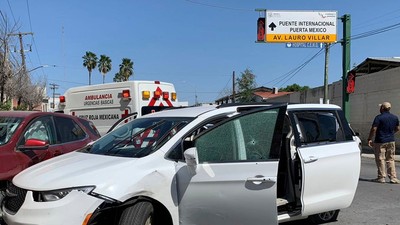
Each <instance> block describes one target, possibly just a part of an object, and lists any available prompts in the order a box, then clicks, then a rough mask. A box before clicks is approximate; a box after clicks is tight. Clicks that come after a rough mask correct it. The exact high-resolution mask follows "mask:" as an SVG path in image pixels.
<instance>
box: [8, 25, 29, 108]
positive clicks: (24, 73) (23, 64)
mask: <svg viewBox="0 0 400 225" xmlns="http://www.w3.org/2000/svg"><path fill="white" fill-rule="evenodd" d="M23 35H33V33H32V32H26V33H21V32H19V33H10V34H8V36H18V37H19V44H20V53H21V62H22V75H21V76H18V81H19V83H20V84H22V76H25V75H26V63H25V51H24V43H23V40H22V36H23ZM21 99H22V96H18V102H17V105H18V106H20V105H21Z"/></svg>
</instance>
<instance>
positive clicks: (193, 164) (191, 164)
mask: <svg viewBox="0 0 400 225" xmlns="http://www.w3.org/2000/svg"><path fill="white" fill-rule="evenodd" d="M183 155H184V157H185V162H186V164H187V166H188V167H187V168H188V170H189V173H190V174H192V175H195V174H196V168H197V164H199V161H198V157H197V148H196V147H191V148H188V149H186V151H185V152H183Z"/></svg>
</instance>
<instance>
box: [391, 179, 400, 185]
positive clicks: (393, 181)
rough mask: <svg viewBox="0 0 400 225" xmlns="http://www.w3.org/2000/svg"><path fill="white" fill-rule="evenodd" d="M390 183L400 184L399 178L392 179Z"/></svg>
mask: <svg viewBox="0 0 400 225" xmlns="http://www.w3.org/2000/svg"><path fill="white" fill-rule="evenodd" d="M390 183H392V184H400V181H399V180H398V179H397V178H392V179H390Z"/></svg>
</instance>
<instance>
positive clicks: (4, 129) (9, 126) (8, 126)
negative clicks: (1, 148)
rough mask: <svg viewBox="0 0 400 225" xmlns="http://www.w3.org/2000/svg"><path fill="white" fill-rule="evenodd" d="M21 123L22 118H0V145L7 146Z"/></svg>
mask: <svg viewBox="0 0 400 225" xmlns="http://www.w3.org/2000/svg"><path fill="white" fill-rule="evenodd" d="M21 121H22V118H17V117H0V145H4V144H6V143H7V142H8V141H9V140H10V139H11V137H12V136H13V134H14V132H15V131H16V130H17V128H18V126H19V125H20V124H21Z"/></svg>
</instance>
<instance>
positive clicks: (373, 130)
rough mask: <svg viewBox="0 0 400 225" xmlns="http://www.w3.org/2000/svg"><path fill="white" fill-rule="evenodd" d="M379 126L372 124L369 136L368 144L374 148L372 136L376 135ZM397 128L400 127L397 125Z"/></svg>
mask: <svg viewBox="0 0 400 225" xmlns="http://www.w3.org/2000/svg"><path fill="white" fill-rule="evenodd" d="M376 129H377V127H375V126H372V127H371V130H370V131H369V136H368V146H369V147H371V148H372V138H373V137H374V136H375V133H376ZM396 129H399V127H398V126H397V127H396Z"/></svg>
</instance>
